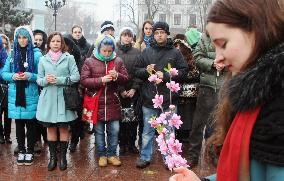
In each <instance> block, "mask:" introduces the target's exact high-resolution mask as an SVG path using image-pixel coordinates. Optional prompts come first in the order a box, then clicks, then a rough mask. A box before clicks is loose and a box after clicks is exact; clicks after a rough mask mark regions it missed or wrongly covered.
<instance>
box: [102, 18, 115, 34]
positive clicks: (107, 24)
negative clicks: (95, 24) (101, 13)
mask: <svg viewBox="0 0 284 181" xmlns="http://www.w3.org/2000/svg"><path fill="white" fill-rule="evenodd" d="M108 29H112V30H113V31H114V26H113V23H112V22H111V21H105V22H103V24H101V33H103V32H105V31H107V30H108Z"/></svg>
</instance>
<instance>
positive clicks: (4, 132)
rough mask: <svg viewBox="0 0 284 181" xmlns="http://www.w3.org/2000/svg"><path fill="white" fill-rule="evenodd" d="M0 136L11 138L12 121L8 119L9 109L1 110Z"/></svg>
mask: <svg viewBox="0 0 284 181" xmlns="http://www.w3.org/2000/svg"><path fill="white" fill-rule="evenodd" d="M3 113H4V121H3V123H2V115H3ZM0 118H1V119H0V136H5V137H8V138H10V134H11V123H12V119H10V118H8V109H7V108H0Z"/></svg>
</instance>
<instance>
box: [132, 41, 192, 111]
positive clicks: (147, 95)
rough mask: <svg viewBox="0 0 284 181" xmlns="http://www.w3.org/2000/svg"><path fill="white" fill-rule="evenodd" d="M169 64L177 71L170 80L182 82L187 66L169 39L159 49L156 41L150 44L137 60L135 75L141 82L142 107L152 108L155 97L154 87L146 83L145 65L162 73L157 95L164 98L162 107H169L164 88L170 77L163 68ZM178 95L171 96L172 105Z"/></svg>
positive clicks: (168, 92) (166, 90)
mask: <svg viewBox="0 0 284 181" xmlns="http://www.w3.org/2000/svg"><path fill="white" fill-rule="evenodd" d="M169 63H170V64H171V66H172V67H173V68H176V69H177V70H178V75H177V76H175V77H173V78H172V80H173V81H176V82H179V81H182V80H183V79H184V78H185V76H186V72H187V71H188V65H187V63H186V61H185V60H184V58H183V56H182V54H181V53H180V51H179V50H177V49H176V48H175V47H174V46H173V42H172V40H171V39H168V41H167V44H166V45H165V46H162V47H160V46H159V45H157V43H156V41H154V42H153V43H152V44H151V47H149V48H146V49H145V50H144V51H143V52H142V53H141V54H140V55H139V56H138V58H137V61H136V63H135V67H134V69H135V75H136V76H137V77H138V78H139V79H141V80H142V81H143V83H142V86H141V91H140V92H141V94H142V100H143V106H145V107H149V108H153V102H152V99H153V98H154V97H155V95H156V87H155V85H154V84H153V83H151V82H149V81H148V78H149V76H150V75H149V73H148V72H147V70H146V67H147V65H150V64H155V70H156V71H161V72H163V73H164V79H163V82H161V83H160V84H158V92H159V95H163V96H164V103H163V107H165V108H168V106H169V105H170V91H169V89H168V88H167V87H166V83H167V82H169V81H170V75H169V73H167V72H166V71H165V70H164V68H166V67H168V64H169ZM177 99H178V95H177V94H176V93H174V94H172V101H173V104H177Z"/></svg>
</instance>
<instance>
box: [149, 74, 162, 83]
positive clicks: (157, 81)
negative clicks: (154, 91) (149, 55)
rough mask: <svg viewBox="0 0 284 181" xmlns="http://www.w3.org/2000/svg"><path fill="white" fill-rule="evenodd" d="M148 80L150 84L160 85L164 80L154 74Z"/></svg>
mask: <svg viewBox="0 0 284 181" xmlns="http://www.w3.org/2000/svg"><path fill="white" fill-rule="evenodd" d="M148 80H149V81H150V82H154V83H155V84H159V83H161V82H162V79H160V78H158V76H157V75H156V74H152V75H151V76H150V77H149V78H148Z"/></svg>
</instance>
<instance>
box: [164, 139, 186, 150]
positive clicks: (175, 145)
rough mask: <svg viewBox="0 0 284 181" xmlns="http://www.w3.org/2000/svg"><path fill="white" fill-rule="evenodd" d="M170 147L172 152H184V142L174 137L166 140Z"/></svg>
mask: <svg viewBox="0 0 284 181" xmlns="http://www.w3.org/2000/svg"><path fill="white" fill-rule="evenodd" d="M166 143H167V145H168V148H169V150H170V152H171V153H172V154H178V153H181V152H182V149H181V147H182V143H180V142H179V141H178V140H176V139H175V138H174V137H171V138H170V139H169V140H167V141H166Z"/></svg>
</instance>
